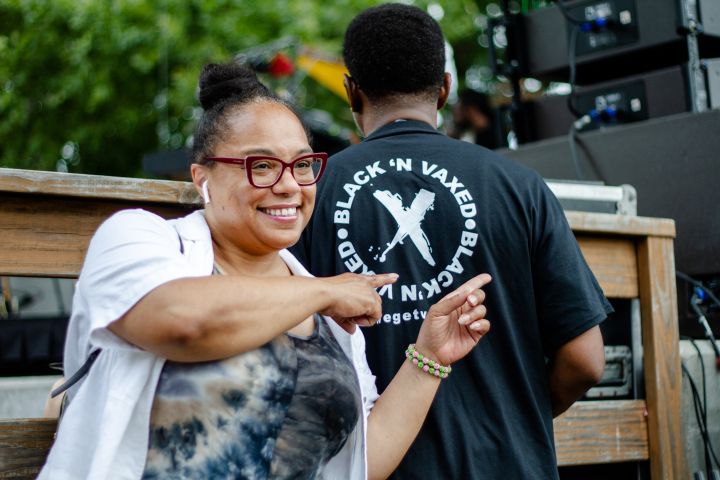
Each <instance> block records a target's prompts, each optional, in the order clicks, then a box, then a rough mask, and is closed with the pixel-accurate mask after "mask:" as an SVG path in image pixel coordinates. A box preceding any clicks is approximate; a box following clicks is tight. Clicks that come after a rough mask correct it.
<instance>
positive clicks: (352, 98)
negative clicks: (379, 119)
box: [343, 73, 363, 113]
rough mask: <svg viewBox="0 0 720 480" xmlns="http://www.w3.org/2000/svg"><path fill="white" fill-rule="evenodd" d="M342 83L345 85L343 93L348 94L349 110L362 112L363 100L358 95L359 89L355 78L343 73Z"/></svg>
mask: <svg viewBox="0 0 720 480" xmlns="http://www.w3.org/2000/svg"><path fill="white" fill-rule="evenodd" d="M344 77H345V78H344V79H343V85H344V86H345V93H347V96H348V102H349V103H350V110H352V111H353V112H354V113H362V107H363V102H362V98H361V96H360V89H359V88H358V84H357V83H356V82H355V80H354V79H353V78H352V77H351V76H350V75H348V74H347V73H346V74H345V75H344Z"/></svg>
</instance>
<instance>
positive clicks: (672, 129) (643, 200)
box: [500, 110, 720, 277]
mask: <svg viewBox="0 0 720 480" xmlns="http://www.w3.org/2000/svg"><path fill="white" fill-rule="evenodd" d="M719 133H720V110H710V111H707V112H703V113H695V114H692V113H681V114H678V115H671V116H667V117H662V118H657V119H650V120H647V121H644V122H638V123H632V124H627V125H621V126H615V127H610V128H604V129H600V130H596V131H592V132H587V133H581V134H579V135H578V139H579V143H578V145H577V152H578V157H579V162H580V170H581V171H582V172H583V174H584V176H585V180H601V181H604V182H605V183H606V184H607V185H622V184H625V183H627V184H630V185H632V186H634V187H635V189H636V191H637V213H638V215H642V216H648V217H665V218H672V219H674V220H675V225H676V230H677V236H676V238H675V265H676V267H677V269H678V270H680V271H682V272H685V273H687V274H688V275H692V276H699V277H703V276H708V275H716V274H718V273H719V272H720V213H719V211H720V135H719ZM500 153H501V154H503V155H505V156H507V157H510V158H511V159H513V160H516V161H518V162H520V163H523V164H525V165H527V166H529V167H531V168H533V169H535V170H537V171H538V172H539V173H540V174H541V175H542V176H543V177H545V178H547V179H567V180H577V178H576V176H575V168H574V166H573V162H572V159H571V154H570V149H569V144H568V141H567V137H558V138H553V139H549V140H543V141H540V142H535V143H532V144H527V145H523V146H521V147H520V148H519V149H517V150H502V151H500Z"/></svg>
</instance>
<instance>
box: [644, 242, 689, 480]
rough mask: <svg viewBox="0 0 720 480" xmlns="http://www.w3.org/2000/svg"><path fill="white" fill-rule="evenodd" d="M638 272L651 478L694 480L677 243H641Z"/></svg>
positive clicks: (657, 479) (658, 479)
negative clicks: (686, 434)
mask: <svg viewBox="0 0 720 480" xmlns="http://www.w3.org/2000/svg"><path fill="white" fill-rule="evenodd" d="M638 271H639V278H638V281H639V286H640V316H641V318H642V320H641V322H642V331H643V351H644V359H643V360H644V365H645V366H644V370H645V392H646V397H647V404H648V410H649V417H648V432H649V436H650V474H651V475H652V478H653V480H660V479H668V480H670V479H678V478H690V472H688V471H687V463H686V459H685V450H684V442H683V436H682V429H681V425H680V394H681V391H682V383H681V372H680V346H679V345H680V343H679V338H678V317H677V315H678V312H677V292H676V287H675V257H674V256H673V242H672V239H670V238H657V237H648V238H645V239H642V240H641V241H640V242H639V244H638Z"/></svg>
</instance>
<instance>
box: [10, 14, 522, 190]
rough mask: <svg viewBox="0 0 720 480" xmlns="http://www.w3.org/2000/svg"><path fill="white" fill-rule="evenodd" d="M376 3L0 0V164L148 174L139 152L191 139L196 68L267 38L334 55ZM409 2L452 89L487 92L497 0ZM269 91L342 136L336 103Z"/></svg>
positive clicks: (285, 81) (296, 81)
mask: <svg viewBox="0 0 720 480" xmlns="http://www.w3.org/2000/svg"><path fill="white" fill-rule="evenodd" d="M377 3H379V2H376V1H370V0H336V1H334V2H321V1H317V0H286V1H283V0H265V1H262V2H250V1H246V0H158V1H146V0H123V1H119V0H118V1H112V0H110V1H108V0H0V166H3V167H16V168H27V169H37V170H57V171H71V172H82V173H95V174H103V175H119V176H149V174H148V172H147V171H143V168H142V158H143V155H146V154H148V153H151V152H157V151H175V150H178V149H182V148H184V147H187V146H189V145H190V143H191V142H192V129H193V125H194V122H195V120H196V118H197V116H198V114H199V110H198V106H197V105H198V104H197V100H196V98H195V89H196V83H197V77H198V73H199V71H200V68H201V67H202V65H203V64H205V63H208V62H222V61H227V60H229V59H231V58H233V56H235V55H237V54H239V53H243V52H245V53H248V52H249V53H252V52H254V53H255V54H257V53H258V52H261V53H262V45H267V44H268V43H269V42H274V41H277V40H278V39H285V43H286V44H287V45H291V46H292V47H293V48H294V50H293V51H291V52H290V54H292V53H293V52H295V53H297V49H298V48H303V49H312V51H314V52H320V54H321V55H325V56H327V57H328V58H339V56H340V50H341V44H342V35H343V32H344V30H345V27H346V26H347V23H348V22H349V21H350V20H351V19H352V17H353V16H354V15H355V14H357V13H358V12H360V11H362V10H363V9H365V8H367V7H369V6H372V5H375V4H377ZM409 3H414V4H415V5H417V6H418V7H420V8H424V9H426V10H427V11H428V12H429V13H430V14H431V15H433V16H434V17H435V18H436V19H437V20H438V21H439V22H440V24H441V25H442V28H443V30H444V32H445V35H446V37H447V40H448V42H449V43H450V44H451V45H452V47H453V50H454V57H455V63H456V67H457V74H458V78H459V80H460V84H463V85H465V84H467V85H468V86H471V87H473V88H476V89H480V90H487V89H488V85H489V83H488V82H490V81H491V79H492V75H491V73H490V69H489V68H488V67H487V52H486V47H487V39H486V36H485V28H486V26H487V20H488V18H489V17H492V16H497V15H500V13H501V9H500V6H499V5H498V4H499V1H497V0H496V1H492V0H453V1H451V2H444V3H442V4H440V3H437V2H432V1H426V0H422V1H421V0H418V1H415V2H412V1H410V2H409ZM525 3H527V1H523V2H522V4H523V5H522V6H518V7H517V8H526V7H525V5H524V4H525ZM287 39H290V40H289V41H287ZM501 43H502V41H501ZM259 48H260V50H258V49H259ZM268 48H269V49H272V45H270V46H269V47H268ZM291 58H292V57H291ZM271 83H272V84H273V86H274V87H275V88H276V89H277V90H280V91H284V92H285V93H286V94H289V95H291V96H292V97H293V98H294V100H295V101H296V102H297V104H298V105H299V106H300V107H301V108H302V109H304V110H307V111H309V112H310V114H311V116H313V115H314V117H315V118H318V119H320V120H321V121H322V122H324V124H325V126H326V127H327V130H328V131H329V132H330V133H331V134H333V135H337V136H339V137H341V138H347V137H349V132H351V131H352V129H353V126H352V120H351V117H350V114H349V110H348V108H347V106H346V104H345V102H344V100H343V99H341V98H340V97H339V96H337V95H335V94H333V93H332V92H331V91H329V90H328V89H326V88H325V87H323V86H321V85H320V84H318V83H316V82H315V81H313V80H312V79H311V78H307V77H302V76H298V75H295V76H294V77H293V78H290V77H283V78H280V79H271Z"/></svg>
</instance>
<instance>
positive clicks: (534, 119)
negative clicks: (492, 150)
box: [524, 59, 720, 141]
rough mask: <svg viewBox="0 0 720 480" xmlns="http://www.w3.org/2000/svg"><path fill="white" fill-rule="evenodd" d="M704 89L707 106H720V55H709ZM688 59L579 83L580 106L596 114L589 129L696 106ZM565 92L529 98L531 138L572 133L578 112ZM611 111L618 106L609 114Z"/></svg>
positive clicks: (701, 94) (584, 111)
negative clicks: (572, 109) (684, 62)
mask: <svg viewBox="0 0 720 480" xmlns="http://www.w3.org/2000/svg"><path fill="white" fill-rule="evenodd" d="M702 64H703V70H704V77H705V78H704V83H703V85H704V89H697V97H696V98H698V100H699V101H701V102H703V103H704V106H705V108H720V85H718V84H720V80H718V79H720V59H712V60H707V61H703V62H702ZM690 75H691V74H690V71H689V67H688V66H687V65H681V66H674V67H670V68H665V69H661V70H656V71H653V72H650V73H644V74H640V75H635V76H630V77H627V78H623V79H622V80H613V81H609V82H604V83H599V84H595V85H591V86H587V87H578V88H577V89H576V93H575V100H574V105H575V108H576V109H577V110H578V111H579V112H580V113H581V114H582V115H585V114H590V115H593V116H594V118H595V120H594V121H593V122H592V123H590V124H589V125H587V126H586V127H585V128H584V130H585V131H588V130H592V129H597V128H601V127H602V126H613V125H620V124H624V123H632V122H638V121H642V120H648V119H651V118H659V117H664V116H667V115H673V114H677V113H683V112H691V111H693V96H692V92H691V88H690V85H689V80H690V78H691V77H690ZM567 99H568V97H567V96H565V95H556V96H546V97H541V98H539V99H537V100H535V101H532V102H527V103H525V104H524V106H525V109H526V115H527V121H528V122H529V125H530V128H529V132H530V138H529V141H537V140H543V139H546V138H552V137H558V136H561V135H567V133H568V131H569V129H570V126H571V125H572V123H573V122H574V121H575V117H574V116H573V115H572V114H571V113H570V110H569V109H568V106H567ZM608 112H612V113H611V114H609V113H608Z"/></svg>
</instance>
